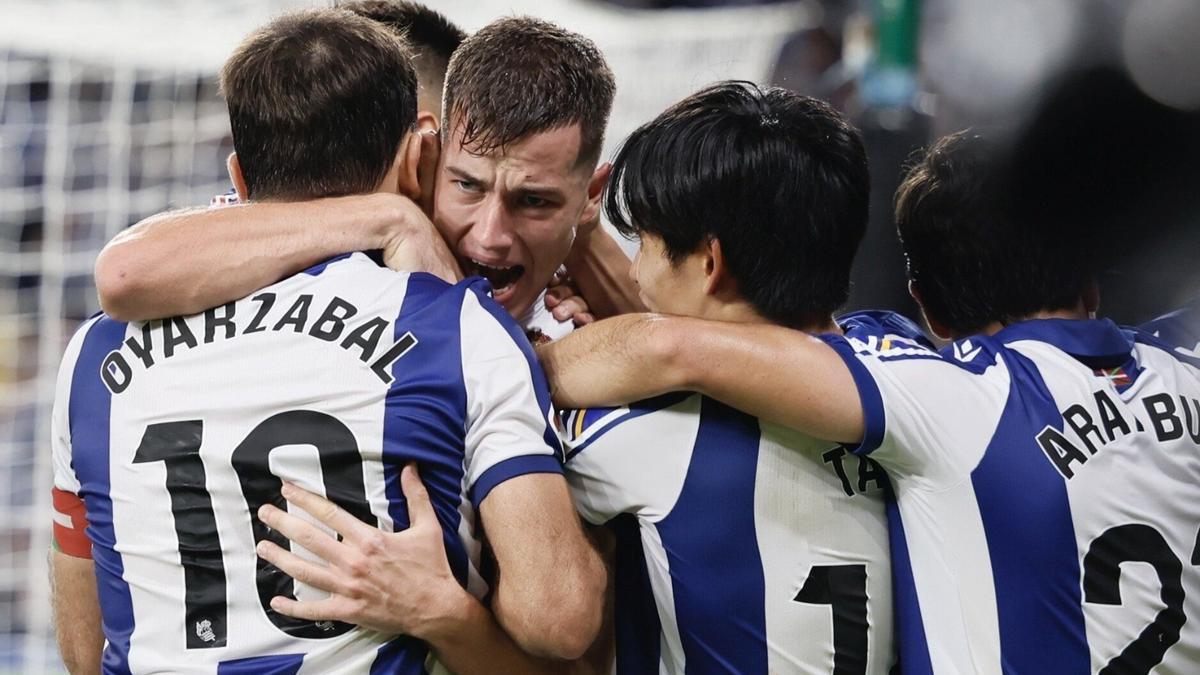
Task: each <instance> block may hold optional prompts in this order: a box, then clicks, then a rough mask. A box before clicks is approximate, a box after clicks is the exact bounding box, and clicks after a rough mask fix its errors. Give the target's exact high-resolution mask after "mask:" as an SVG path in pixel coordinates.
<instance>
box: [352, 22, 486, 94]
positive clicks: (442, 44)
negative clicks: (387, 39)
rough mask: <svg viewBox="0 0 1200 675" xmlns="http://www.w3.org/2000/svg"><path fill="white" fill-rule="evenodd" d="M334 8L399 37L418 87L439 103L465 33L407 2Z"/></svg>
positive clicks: (452, 24)
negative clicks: (408, 54)
mask: <svg viewBox="0 0 1200 675" xmlns="http://www.w3.org/2000/svg"><path fill="white" fill-rule="evenodd" d="M338 7H339V8H341V9H345V10H348V11H351V12H354V13H355V14H357V15H359V16H365V17H366V18H368V19H371V20H373V21H378V22H379V23H382V24H383V25H385V26H387V27H388V28H391V29H392V30H394V31H396V32H397V33H398V34H400V35H401V37H403V38H404V41H405V42H406V43H407V44H408V47H409V49H410V51H411V53H412V62H413V66H414V67H415V68H416V69H417V79H419V80H420V81H421V86H422V87H424V88H425V89H427V90H428V93H427V95H429V96H431V97H433V98H435V99H436V100H438V101H441V100H442V89H443V88H444V87H445V86H446V68H447V67H448V66H449V65H450V57H451V56H452V55H453V54H454V50H456V49H458V46H459V45H460V44H462V41H463V40H464V39H466V37H467V33H466V31H464V30H463V29H461V28H459V27H458V26H456V25H454V23H453V22H451V21H450V20H449V19H447V18H446V17H445V16H443V15H442V14H441V13H440V12H437V11H434V10H432V9H430V8H429V7H426V6H425V5H422V4H420V3H416V2H408V0H351V1H350V2H342V3H338ZM433 112H435V113H436V112H440V111H438V110H434V111H433Z"/></svg>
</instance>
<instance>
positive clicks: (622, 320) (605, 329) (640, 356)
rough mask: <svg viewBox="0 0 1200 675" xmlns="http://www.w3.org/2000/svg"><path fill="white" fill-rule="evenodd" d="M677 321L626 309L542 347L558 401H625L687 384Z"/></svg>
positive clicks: (565, 404) (582, 404) (585, 404)
mask: <svg viewBox="0 0 1200 675" xmlns="http://www.w3.org/2000/svg"><path fill="white" fill-rule="evenodd" d="M673 321H675V319H674V318H668V317H665V316H663V315H660V314H623V315H621V316H616V317H612V318H609V319H605V320H603V321H598V322H596V323H594V324H592V325H590V326H585V327H583V328H581V329H579V330H576V331H575V332H573V333H571V334H570V335H568V336H566V337H564V338H562V339H561V340H556V341H554V342H551V343H548V344H545V345H540V346H538V347H537V348H536V349H537V355H538V360H539V361H540V362H541V364H542V368H543V370H545V372H546V378H547V380H548V381H549V383H550V391H551V394H552V396H553V398H554V403H555V405H556V406H558V407H560V408H595V407H601V406H612V405H623V404H625V403H630V402H633V401H638V400H641V399H644V398H650V397H651V396H657V395H659V394H664V393H666V392H669V391H676V390H680V389H686V388H687V387H688V386H689V384H690V381H689V379H688V378H687V377H686V375H687V373H686V372H685V371H684V369H683V365H684V364H683V363H682V362H681V360H680V359H678V357H679V355H680V346H679V345H677V344H676V343H675V341H676V339H677V337H678V331H676V330H675V329H674V324H673V323H672V322H673Z"/></svg>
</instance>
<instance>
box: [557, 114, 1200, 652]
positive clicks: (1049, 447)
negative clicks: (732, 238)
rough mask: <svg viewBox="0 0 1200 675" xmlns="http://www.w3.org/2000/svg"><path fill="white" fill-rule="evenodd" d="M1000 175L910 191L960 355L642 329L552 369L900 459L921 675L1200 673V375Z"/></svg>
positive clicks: (915, 224)
mask: <svg viewBox="0 0 1200 675" xmlns="http://www.w3.org/2000/svg"><path fill="white" fill-rule="evenodd" d="M1000 173H1001V172H1000V171H999V170H998V168H997V165H996V160H995V159H994V152H993V150H992V149H991V148H990V147H989V146H988V144H987V143H986V141H984V140H983V139H980V138H978V137H974V136H971V135H969V134H958V135H953V136H950V137H947V138H945V139H942V140H941V141H939V142H938V143H936V144H935V145H934V146H933V147H932V148H931V150H930V151H929V152H928V153H927V154H926V155H925V157H924V159H923V160H922V161H921V162H920V163H919V164H918V165H917V166H916V167H915V169H914V170H913V171H912V172H911V173H910V174H909V176H908V177H907V179H906V180H905V182H904V183H903V185H902V187H901V189H900V190H899V192H898V194H897V200H896V215H897V218H896V219H897V224H898V230H899V234H900V238H901V240H902V242H903V245H904V250H905V253H906V255H907V257H908V263H909V275H910V284H911V288H912V291H913V295H914V296H915V297H916V298H917V299H918V301H919V302H920V303H921V305H922V307H923V311H924V313H925V316H926V318H927V319H928V320H929V323H930V326H931V327H932V328H933V329H934V330H935V331H936V332H937V333H939V334H942V335H944V336H946V337H951V338H954V339H955V341H954V342H953V343H952V344H950V345H949V346H948V347H946V348H945V349H944V350H943V351H942V352H941V353H934V352H930V351H927V350H925V349H922V348H919V347H918V346H916V345H915V344H914V343H913V342H912V341H911V340H908V339H906V338H907V336H904V335H900V336H883V337H879V336H872V337H869V338H867V339H861V338H859V337H856V336H854V335H853V334H848V335H846V336H824V337H823V338H822V339H816V338H812V337H808V336H805V335H803V334H801V333H798V332H795V331H788V330H785V329H782V328H776V327H763V326H748V325H737V324H731V323H720V322H704V321H700V320H698V319H692V318H671V317H657V316H650V317H647V316H627V317H617V318H615V319H610V320H608V321H604V322H600V323H598V324H596V325H595V326H593V327H589V328H588V329H586V330H584V331H580V332H579V333H577V334H575V335H572V336H570V337H569V338H567V339H566V340H564V341H561V342H559V343H554V344H551V345H548V346H546V347H545V348H543V350H542V352H541V355H542V357H543V358H542V362H543V365H544V366H545V367H546V368H547V372H548V374H549V375H550V377H551V381H552V386H554V387H557V389H556V394H557V395H558V396H559V398H560V399H561V400H562V401H563V402H565V403H568V404H574V405H589V404H598V403H611V402H615V401H620V400H630V399H636V398H641V397H644V396H648V395H652V394H657V393H661V392H664V391H669V390H672V389H695V390H700V391H702V392H705V393H706V394H709V395H712V396H714V397H716V398H718V399H721V400H723V401H725V402H726V403H729V404H731V405H734V406H736V407H738V408H739V409H741V410H745V411H747V412H749V413H751V414H756V415H759V416H761V417H762V418H763V419H766V420H770V421H772V422H775V423H780V424H784V425H787V426H789V427H792V428H795V429H799V430H803V431H805V432H807V433H811V434H812V435H814V436H816V437H817V438H823V439H827V440H830V441H839V442H844V443H849V444H852V446H853V449H854V452H855V453H856V454H858V455H866V456H870V457H871V458H873V459H874V460H876V461H877V462H878V463H879V464H880V465H881V466H883V467H884V468H885V469H886V470H887V472H888V476H889V478H890V480H891V483H892V486H893V487H894V490H895V495H896V504H897V508H896V509H895V510H894V511H890V512H889V516H890V517H891V522H890V525H891V533H892V547H893V559H892V562H893V568H894V570H895V579H896V583H897V586H896V589H895V594H896V602H897V629H898V634H899V636H900V643H899V653H900V658H901V667H902V670H903V672H905V673H930V672H933V673H948V674H954V675H961V674H963V673H999V672H1004V673H1021V674H1039V675H1040V674H1042V673H1056V674H1067V675H1070V674H1075V673H1079V674H1083V673H1093V672H1096V671H1100V672H1105V673H1110V672H1111V673H1118V672H1120V673H1139V674H1145V673H1150V672H1154V673H1159V674H1179V675H1183V674H1184V673H1194V672H1195V668H1196V664H1197V663H1200V622H1197V621H1196V620H1195V617H1198V616H1200V534H1198V530H1200V452H1198V451H1197V449H1198V446H1200V371H1198V370H1197V365H1200V362H1198V361H1197V360H1196V359H1194V358H1190V357H1187V356H1186V355H1183V354H1181V353H1179V352H1176V351H1173V350H1171V349H1170V348H1169V347H1168V346H1167V345H1165V344H1163V343H1160V342H1158V341H1156V340H1155V339H1154V338H1153V337H1152V336H1149V335H1147V334H1145V333H1142V332H1139V331H1134V330H1124V329H1121V328H1118V327H1117V326H1116V325H1114V324H1113V323H1111V322H1109V321H1105V320H1093V319H1089V318H1088V317H1089V312H1091V311H1092V310H1094V308H1095V306H1096V303H1097V295H1098V294H1097V292H1096V289H1095V285H1094V282H1093V281H1092V271H1091V269H1090V266H1089V265H1090V263H1091V260H1092V258H1091V256H1089V255H1088V251H1087V249H1086V244H1087V242H1088V239H1087V238H1086V237H1073V236H1069V234H1070V230H1071V229H1074V228H1071V227H1063V228H1062V229H1059V230H1054V229H1051V228H1048V227H1045V226H1044V224H1038V223H1032V222H1018V221H1014V220H1013V219H1012V218H1010V217H1009V216H1008V214H1009V213H1010V211H1009V210H1008V209H1007V208H1005V207H1006V203H1005V200H1004V199H1001V197H1000V195H1002V194H1003V192H1002V191H1001V190H1000V185H1001V184H1000V181H999V179H998V178H997V176H998V175H1000ZM1006 196H1007V197H1010V198H1012V197H1015V198H1019V195H1006ZM1025 211H1026V212H1036V210H1033V211H1030V210H1025ZM1039 225H1041V226H1039ZM1060 225H1064V226H1065V225H1069V224H1068V223H1060ZM1064 230H1065V231H1066V234H1065V235H1064ZM655 450H656V448H651V447H647V448H646V449H645V450H644V451H643V454H642V455H641V457H642V458H643V461H645V462H651V461H654V457H655Z"/></svg>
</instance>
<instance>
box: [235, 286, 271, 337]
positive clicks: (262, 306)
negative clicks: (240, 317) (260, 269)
mask: <svg viewBox="0 0 1200 675" xmlns="http://www.w3.org/2000/svg"><path fill="white" fill-rule="evenodd" d="M250 299H251V300H253V301H255V302H257V303H258V313H256V314H255V315H254V318H253V319H251V320H250V325H249V326H248V327H247V328H246V330H245V331H244V332H243V333H242V335H249V334H251V333H261V332H262V331H264V330H266V329H267V327H266V326H264V325H262V322H263V319H265V318H267V312H269V311H271V307H272V306H273V305H274V304H275V294H274V293H259V294H258V295H256V296H254V297H253V298H250Z"/></svg>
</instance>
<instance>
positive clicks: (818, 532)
mask: <svg viewBox="0 0 1200 675" xmlns="http://www.w3.org/2000/svg"><path fill="white" fill-rule="evenodd" d="M892 320H894V321H899V322H903V323H905V324H907V320H905V319H903V318H900V317H894V318H893V319H892ZM848 328H849V329H850V330H851V332H853V333H858V334H859V337H860V338H862V339H866V338H867V336H866V335H865V334H862V333H861V331H862V327H861V326H848ZM914 330H915V329H914ZM921 344H926V343H924V342H923V341H922V342H921ZM563 426H564V428H565V431H566V434H565V436H566V438H567V441H566V445H567V448H568V453H567V463H566V468H567V481H568V484H569V485H570V486H571V488H572V494H573V496H574V498H575V503H576V506H577V507H578V508H579V511H580V513H581V514H582V515H583V517H584V518H585V519H586V520H588V521H590V522H592V523H596V524H600V523H608V522H610V521H613V529H614V531H615V532H616V533H617V560H616V579H615V585H616V594H617V598H616V614H617V616H616V630H617V670H618V672H621V673H654V672H661V673H679V674H681V675H682V674H683V673H768V672H770V673H807V674H812V675H817V674H822V675H828V674H829V673H831V672H832V673H838V674H839V675H843V674H844V675H852V674H855V675H857V674H863V673H871V674H883V673H887V672H888V670H889V668H890V667H891V665H892V663H893V654H894V650H893V646H892V642H893V628H892V620H893V614H892V579H891V566H890V563H889V553H888V539H887V518H886V515H885V507H884V494H885V491H886V484H887V478H886V477H885V475H884V473H883V471H882V470H881V469H880V468H879V466H878V465H877V464H876V463H875V462H874V461H872V460H869V459H866V458H860V457H855V456H853V455H851V454H849V453H848V452H847V450H846V449H845V448H843V447H841V446H838V445H836V444H832V443H828V442H824V441H818V440H815V439H813V438H810V437H807V436H804V435H802V434H799V433H797V432H794V431H791V430H789V429H785V428H783V427H779V426H775V425H772V424H767V423H760V421H759V420H758V419H756V418H754V417H751V416H749V415H746V414H744V413H740V412H737V411H735V410H733V409H732V408H729V407H727V406H725V405H723V404H721V403H718V402H716V401H714V400H712V399H709V398H707V397H704V396H701V395H699V394H689V393H682V394H672V395H667V396H663V397H659V398H656V399H651V400H649V401H643V402H641V403H637V404H633V405H631V406H628V407H624V408H617V409H600V410H579V411H573V412H570V413H566V414H565V415H564V417H563Z"/></svg>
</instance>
